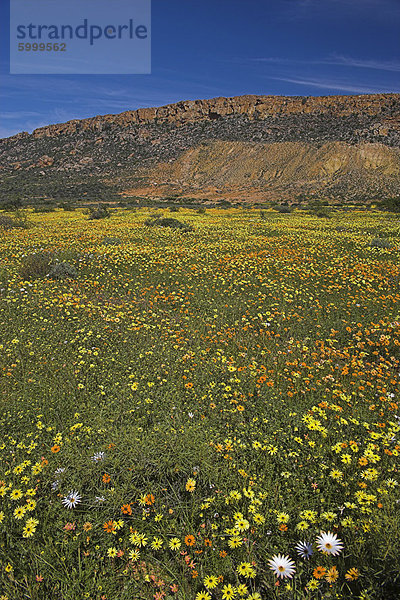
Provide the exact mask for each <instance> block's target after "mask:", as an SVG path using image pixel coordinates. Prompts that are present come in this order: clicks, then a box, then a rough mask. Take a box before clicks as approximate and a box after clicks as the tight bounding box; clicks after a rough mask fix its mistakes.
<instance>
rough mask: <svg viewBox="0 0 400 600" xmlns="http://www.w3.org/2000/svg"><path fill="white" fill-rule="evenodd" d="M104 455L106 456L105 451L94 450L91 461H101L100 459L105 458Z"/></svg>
mask: <svg viewBox="0 0 400 600" xmlns="http://www.w3.org/2000/svg"><path fill="white" fill-rule="evenodd" d="M105 457H106V453H105V452H96V453H95V454H93V456H92V461H93V462H101V461H102V460H104V459H105Z"/></svg>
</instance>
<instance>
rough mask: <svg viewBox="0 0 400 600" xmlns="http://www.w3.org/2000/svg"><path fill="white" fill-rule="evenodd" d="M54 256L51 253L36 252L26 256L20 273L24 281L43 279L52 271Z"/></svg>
mask: <svg viewBox="0 0 400 600" xmlns="http://www.w3.org/2000/svg"><path fill="white" fill-rule="evenodd" d="M52 260H53V254H52V253H51V252H36V253H35V254H29V255H28V256H25V258H24V259H23V261H22V265H21V268H20V271H19V274H20V275H21V277H22V279H24V280H26V279H43V278H44V277H46V275H47V274H48V272H49V271H50V265H51V261H52Z"/></svg>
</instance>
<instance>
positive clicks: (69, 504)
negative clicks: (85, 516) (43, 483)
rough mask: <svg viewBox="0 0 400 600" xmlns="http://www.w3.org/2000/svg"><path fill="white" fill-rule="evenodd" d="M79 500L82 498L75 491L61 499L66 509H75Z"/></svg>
mask: <svg viewBox="0 0 400 600" xmlns="http://www.w3.org/2000/svg"><path fill="white" fill-rule="evenodd" d="M81 498H82V496H80V495H79V493H78V492H77V491H76V490H73V491H72V492H69V494H68V495H67V496H65V498H63V499H62V503H63V504H64V506H65V507H66V508H75V506H76V505H77V504H80V502H81Z"/></svg>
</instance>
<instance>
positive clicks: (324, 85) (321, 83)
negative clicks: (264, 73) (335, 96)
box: [271, 77, 400, 94]
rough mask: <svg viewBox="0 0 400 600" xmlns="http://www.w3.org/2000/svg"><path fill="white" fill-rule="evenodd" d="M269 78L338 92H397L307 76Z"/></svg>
mask: <svg viewBox="0 0 400 600" xmlns="http://www.w3.org/2000/svg"><path fill="white" fill-rule="evenodd" d="M271 79H274V80H277V81H285V82H287V83H295V84H297V85H306V86H310V87H316V88H320V89H323V90H335V91H338V92H351V93H353V94H385V93H387V94H389V93H396V94H397V93H399V92H400V90H399V89H385V88H380V87H367V86H364V85H358V84H350V83H346V82H338V81H334V80H331V81H329V80H320V79H308V78H304V79H303V78H295V77H271Z"/></svg>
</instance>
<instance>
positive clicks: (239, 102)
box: [18, 94, 400, 138]
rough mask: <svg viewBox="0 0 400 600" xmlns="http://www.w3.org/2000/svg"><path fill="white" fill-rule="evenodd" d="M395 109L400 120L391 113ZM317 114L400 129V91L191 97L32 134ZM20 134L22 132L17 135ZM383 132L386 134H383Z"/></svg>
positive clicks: (49, 127)
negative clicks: (376, 120) (370, 119)
mask: <svg viewBox="0 0 400 600" xmlns="http://www.w3.org/2000/svg"><path fill="white" fill-rule="evenodd" d="M393 112H396V113H397V119H394V120H393V119H392V118H391V117H390V115H391V114H392V113H393ZM312 113H317V114H321V115H332V116H334V117H344V116H350V115H353V114H357V115H368V116H374V117H377V116H380V117H382V120H383V123H382V125H384V126H385V125H386V126H387V128H390V127H394V128H395V129H397V130H398V131H400V114H399V113H400V99H399V94H372V95H365V96H322V97H314V96H308V97H302V96H294V97H284V96H238V97H233V98H212V99H211V100H193V101H192V100H188V101H186V102H178V103H177V104H169V105H167V106H161V107H159V108H140V109H139V110H135V111H126V112H123V113H120V114H118V115H102V116H97V117H93V118H91V119H83V120H72V121H67V122H66V123H61V124H57V125H48V126H46V127H40V128H39V129H35V131H34V132H33V134H32V135H33V136H34V137H35V138H41V137H43V136H47V137H52V136H54V135H60V134H73V133H76V132H78V131H80V132H83V131H91V132H101V131H103V130H104V129H107V128H109V127H129V126H130V125H143V124H148V123H157V124H163V123H172V124H175V125H182V124H185V123H195V122H199V121H208V120H210V121H213V120H218V119H220V118H222V117H227V116H231V115H246V116H247V117H248V118H249V119H252V120H265V119H268V118H270V117H277V116H280V117H283V116H285V115H299V114H302V115H307V114H308V115H309V114H312ZM18 135H21V134H18ZM383 135H384V134H383Z"/></svg>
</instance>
